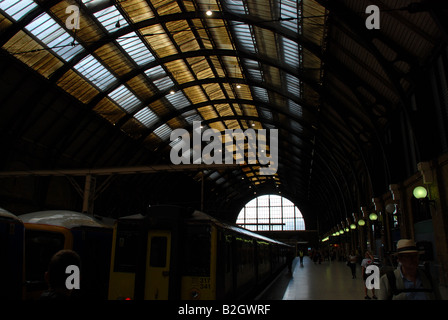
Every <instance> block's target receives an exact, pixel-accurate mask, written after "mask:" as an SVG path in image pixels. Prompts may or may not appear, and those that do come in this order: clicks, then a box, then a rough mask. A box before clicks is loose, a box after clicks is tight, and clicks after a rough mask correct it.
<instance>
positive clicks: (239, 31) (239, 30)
mask: <svg viewBox="0 0 448 320" xmlns="http://www.w3.org/2000/svg"><path fill="white" fill-rule="evenodd" d="M232 28H233V30H234V32H235V36H236V38H237V40H238V42H239V43H240V44H241V46H242V47H243V48H244V49H246V50H247V51H249V52H251V53H256V49H255V44H254V41H253V39H252V31H251V29H250V27H249V25H247V24H242V23H237V24H234V25H232Z"/></svg>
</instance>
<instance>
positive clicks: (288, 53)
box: [282, 37, 300, 67]
mask: <svg viewBox="0 0 448 320" xmlns="http://www.w3.org/2000/svg"><path fill="white" fill-rule="evenodd" d="M282 40H283V51H284V53H283V58H284V61H285V63H286V64H288V65H290V66H293V67H297V66H298V65H299V52H300V51H299V45H298V44H297V42H295V41H292V40H290V39H287V38H285V37H282Z"/></svg>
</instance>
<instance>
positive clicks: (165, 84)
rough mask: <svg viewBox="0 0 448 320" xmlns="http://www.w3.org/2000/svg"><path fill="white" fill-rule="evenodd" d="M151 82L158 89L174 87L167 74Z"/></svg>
mask: <svg viewBox="0 0 448 320" xmlns="http://www.w3.org/2000/svg"><path fill="white" fill-rule="evenodd" d="M153 83H154V85H155V86H156V87H157V89H159V90H166V89H169V88H172V87H174V83H173V81H172V80H171V78H170V77H168V76H166V77H163V78H161V79H157V80H154V81H153Z"/></svg>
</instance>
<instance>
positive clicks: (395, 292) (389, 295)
mask: <svg viewBox="0 0 448 320" xmlns="http://www.w3.org/2000/svg"><path fill="white" fill-rule="evenodd" d="M422 253H423V252H421V251H418V249H417V246H416V245H415V243H414V241H412V240H410V239H401V240H399V241H398V243H397V253H396V255H397V259H398V267H397V268H396V269H395V270H393V271H390V272H388V273H386V274H385V275H383V276H382V277H381V281H380V293H379V298H380V299H381V300H438V299H440V292H439V290H438V287H437V286H436V285H435V284H434V283H433V281H432V277H431V274H430V272H429V270H428V269H425V270H423V269H419V268H418V262H419V254H422Z"/></svg>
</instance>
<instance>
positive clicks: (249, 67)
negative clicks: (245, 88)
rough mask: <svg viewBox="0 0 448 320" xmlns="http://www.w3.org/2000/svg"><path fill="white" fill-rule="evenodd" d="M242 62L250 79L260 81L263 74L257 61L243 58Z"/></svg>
mask: <svg viewBox="0 0 448 320" xmlns="http://www.w3.org/2000/svg"><path fill="white" fill-rule="evenodd" d="M243 63H244V66H245V68H246V71H247V73H248V74H249V77H250V78H251V79H252V80H256V81H262V79H263V75H262V73H261V68H260V66H259V65H258V62H257V61H255V60H251V59H243Z"/></svg>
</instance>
